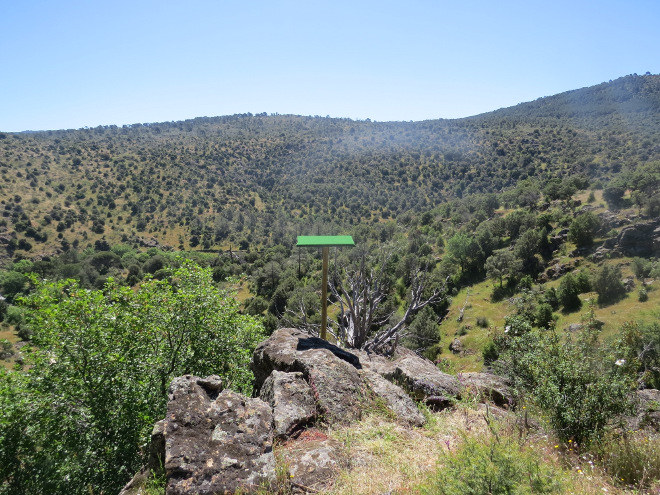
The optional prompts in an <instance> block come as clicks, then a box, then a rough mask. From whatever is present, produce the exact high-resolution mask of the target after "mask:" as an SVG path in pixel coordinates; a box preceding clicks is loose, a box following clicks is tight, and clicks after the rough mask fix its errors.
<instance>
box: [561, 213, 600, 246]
mask: <svg viewBox="0 0 660 495" xmlns="http://www.w3.org/2000/svg"><path fill="white" fill-rule="evenodd" d="M598 229H600V219H599V218H598V217H597V216H596V215H594V214H593V213H591V212H590V211H589V212H587V213H583V214H582V215H578V216H577V217H575V219H574V220H573V221H572V222H571V225H570V226H569V228H568V240H569V241H571V242H574V243H575V244H576V245H577V246H578V247H584V246H590V245H591V244H592V243H593V242H594V237H595V236H596V233H597V232H598Z"/></svg>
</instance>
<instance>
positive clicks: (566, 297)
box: [557, 273, 582, 311]
mask: <svg viewBox="0 0 660 495" xmlns="http://www.w3.org/2000/svg"><path fill="white" fill-rule="evenodd" d="M579 294H580V288H579V286H578V283H577V281H576V280H575V278H574V277H573V275H572V274H570V273H568V274H566V275H564V277H563V278H562V279H561V282H560V283H559V290H557V299H558V300H559V304H561V305H562V306H563V307H564V310H565V311H575V310H578V309H580V307H581V306H582V301H581V300H580V297H579Z"/></svg>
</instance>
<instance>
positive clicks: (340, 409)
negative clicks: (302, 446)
mask: <svg viewBox="0 0 660 495" xmlns="http://www.w3.org/2000/svg"><path fill="white" fill-rule="evenodd" d="M359 368H361V365H360V360H359V358H358V357H357V356H356V355H355V354H352V353H350V352H347V351H345V350H344V349H341V348H340V347H337V346H335V345H333V344H331V343H329V342H326V341H325V340H322V339H319V338H317V337H311V336H310V335H308V334H306V333H304V332H301V331H299V330H295V329H291V328H280V329H278V330H276V331H275V332H274V333H273V335H272V336H271V337H270V338H269V339H267V340H265V341H264V342H262V343H261V344H260V345H259V346H258V347H257V349H256V350H255V351H254V358H253V362H252V369H253V371H254V375H255V389H256V390H257V391H259V390H260V389H261V387H262V385H263V383H264V381H265V380H266V378H267V377H268V376H269V375H270V373H271V372H272V371H273V370H278V371H286V372H291V371H299V372H301V373H302V374H303V377H304V378H305V380H306V381H307V383H308V384H309V386H310V387H311V389H312V392H313V394H314V398H315V399H316V401H317V403H318V406H319V409H320V410H321V411H320V412H321V413H323V414H324V416H325V419H326V420H327V421H329V422H331V423H348V422H351V421H353V420H356V419H359V418H360V416H361V412H362V406H363V403H364V402H365V401H366V400H367V390H366V386H365V384H364V383H363V381H362V378H361V377H360V375H359V373H358V369H359Z"/></svg>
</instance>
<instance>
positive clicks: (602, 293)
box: [593, 265, 626, 305]
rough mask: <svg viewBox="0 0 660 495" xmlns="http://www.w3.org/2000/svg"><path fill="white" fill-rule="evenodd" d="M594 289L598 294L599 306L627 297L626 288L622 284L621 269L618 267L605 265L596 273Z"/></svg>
mask: <svg viewBox="0 0 660 495" xmlns="http://www.w3.org/2000/svg"><path fill="white" fill-rule="evenodd" d="M593 289H594V290H595V291H596V292H597V293H598V304H602V305H605V304H610V303H612V302H615V301H618V300H620V299H621V298H623V297H624V296H625V295H626V288H625V287H624V286H623V283H622V282H621V269H620V268H619V267H618V266H613V265H603V267H602V268H601V269H600V270H599V271H598V272H596V274H595V276H594V280H593Z"/></svg>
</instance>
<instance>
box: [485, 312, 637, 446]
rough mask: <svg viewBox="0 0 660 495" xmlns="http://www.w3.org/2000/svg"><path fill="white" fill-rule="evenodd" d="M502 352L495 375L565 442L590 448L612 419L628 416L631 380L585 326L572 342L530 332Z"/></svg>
mask: <svg viewBox="0 0 660 495" xmlns="http://www.w3.org/2000/svg"><path fill="white" fill-rule="evenodd" d="M501 348H503V352H501V353H500V359H499V360H498V362H497V363H496V364H497V366H498V370H499V372H500V373H503V374H505V375H506V376H508V377H509V379H510V380H511V381H512V383H513V384H514V388H515V389H516V390H517V391H518V393H520V394H522V395H526V396H529V397H531V398H532V399H533V400H534V401H535V402H536V403H537V404H538V405H539V407H540V408H541V409H542V410H543V411H545V413H546V414H547V417H548V422H549V423H550V425H551V426H552V427H553V429H554V430H555V432H556V434H557V435H558V436H559V437H560V438H561V439H563V440H569V439H570V440H573V441H576V442H578V443H579V444H583V443H589V442H590V441H592V440H594V439H596V438H598V437H600V435H601V434H602V432H603V431H604V429H605V427H606V426H607V425H608V424H609V423H610V421H612V419H613V418H616V417H617V416H619V415H621V414H623V413H627V412H630V408H631V406H630V403H629V399H628V395H629V393H630V391H631V390H632V388H633V383H634V382H633V379H632V376H631V374H630V372H629V370H628V369H627V368H626V367H622V366H618V365H617V361H618V359H619V357H618V356H619V355H620V352H619V351H617V350H616V349H612V348H608V347H606V346H604V345H603V344H601V343H599V342H598V338H597V332H596V331H594V330H593V329H592V328H591V327H590V326H589V325H587V327H586V329H585V330H584V331H582V332H581V333H579V334H578V335H577V336H576V337H573V336H571V335H567V336H565V337H561V336H559V335H558V334H557V333H556V332H554V331H553V330H550V331H547V330H541V331H538V330H537V331H530V332H527V333H524V334H522V335H521V336H518V337H515V336H514V337H510V338H509V339H508V340H505V341H504V342H502V343H501ZM618 362H619V363H620V361H618Z"/></svg>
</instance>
